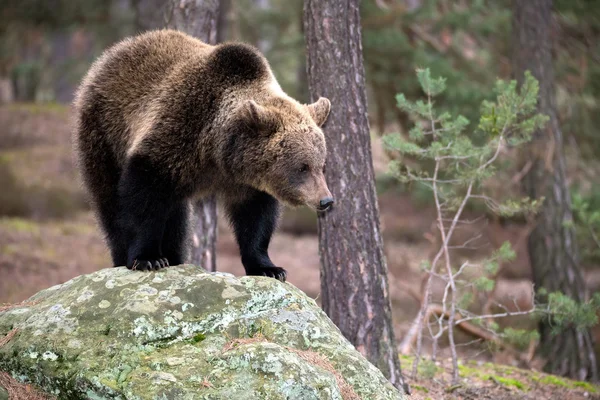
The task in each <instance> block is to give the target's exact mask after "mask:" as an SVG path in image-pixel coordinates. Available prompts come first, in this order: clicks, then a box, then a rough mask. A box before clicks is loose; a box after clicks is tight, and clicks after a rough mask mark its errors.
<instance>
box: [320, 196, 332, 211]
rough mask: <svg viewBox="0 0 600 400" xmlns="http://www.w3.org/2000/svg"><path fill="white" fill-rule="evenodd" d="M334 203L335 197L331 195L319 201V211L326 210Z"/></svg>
mask: <svg viewBox="0 0 600 400" xmlns="http://www.w3.org/2000/svg"><path fill="white" fill-rule="evenodd" d="M332 204H333V199H332V198H331V197H325V198H324V199H321V201H319V211H325V210H327V209H329V207H331V205H332Z"/></svg>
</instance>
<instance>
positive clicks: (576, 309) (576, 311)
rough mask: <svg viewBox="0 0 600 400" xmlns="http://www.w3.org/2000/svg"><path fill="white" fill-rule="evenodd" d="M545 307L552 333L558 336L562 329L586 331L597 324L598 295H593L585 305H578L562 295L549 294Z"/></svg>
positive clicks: (599, 302)
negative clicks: (548, 314)
mask: <svg viewBox="0 0 600 400" xmlns="http://www.w3.org/2000/svg"><path fill="white" fill-rule="evenodd" d="M547 307H548V311H549V313H550V315H551V317H552V323H553V324H554V329H553V333H555V334H558V333H559V332H561V331H562V330H563V329H566V328H570V327H573V326H575V327H577V328H578V329H587V328H590V327H592V326H594V325H596V324H598V316H597V313H598V312H599V311H600V293H595V294H594V295H593V296H592V298H591V299H590V300H589V301H587V302H585V303H578V302H577V301H575V300H574V299H572V298H571V297H569V296H567V295H565V294H564V293H560V292H554V293H550V294H548V304H547Z"/></svg>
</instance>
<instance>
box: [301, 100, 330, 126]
mask: <svg viewBox="0 0 600 400" xmlns="http://www.w3.org/2000/svg"><path fill="white" fill-rule="evenodd" d="M306 108H308V112H309V113H310V116H311V117H312V119H313V120H314V121H315V123H316V124H317V125H319V126H323V124H324V123H325V121H327V117H328V116H329V111H330V110H331V102H330V101H329V99H327V98H325V97H319V100H317V101H315V102H314V103H312V104H308V105H307V106H306Z"/></svg>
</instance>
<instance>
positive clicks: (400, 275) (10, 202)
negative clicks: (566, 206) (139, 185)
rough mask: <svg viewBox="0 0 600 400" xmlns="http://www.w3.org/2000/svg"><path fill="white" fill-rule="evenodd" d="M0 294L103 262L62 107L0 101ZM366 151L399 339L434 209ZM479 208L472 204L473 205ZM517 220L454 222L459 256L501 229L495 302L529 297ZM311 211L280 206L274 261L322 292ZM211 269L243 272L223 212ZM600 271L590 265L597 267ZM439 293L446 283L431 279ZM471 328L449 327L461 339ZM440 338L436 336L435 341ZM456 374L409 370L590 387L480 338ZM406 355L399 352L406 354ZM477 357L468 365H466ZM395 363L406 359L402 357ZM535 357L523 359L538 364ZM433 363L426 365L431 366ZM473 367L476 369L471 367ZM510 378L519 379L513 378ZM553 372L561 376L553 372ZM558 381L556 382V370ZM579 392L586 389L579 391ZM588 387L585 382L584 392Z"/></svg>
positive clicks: (484, 380) (441, 369) (492, 241)
mask: <svg viewBox="0 0 600 400" xmlns="http://www.w3.org/2000/svg"><path fill="white" fill-rule="evenodd" d="M0 127H1V128H0V129H1V133H0V303H4V302H7V303H8V302H10V303H14V302H19V301H22V300H25V299H26V298H28V297H30V296H31V295H33V294H34V293H36V292H38V291H39V290H41V289H44V288H47V287H49V286H52V285H55V284H58V283H62V282H65V281H66V280H68V279H71V278H73V277H75V276H78V275H81V274H85V273H89V272H92V271H96V270H98V269H100V268H105V267H107V266H110V265H111V262H110V258H109V254H108V251H107V248H106V246H105V244H104V242H103V240H102V236H101V233H100V231H99V229H98V227H97V224H96V222H95V220H94V217H93V215H92V212H91V211H90V210H89V209H88V207H87V205H86V201H85V195H84V192H83V190H82V189H81V185H80V183H79V180H78V177H77V174H76V172H75V168H74V166H73V162H72V151H71V144H70V115H69V109H68V108H66V107H62V106H50V107H48V106H43V107H42V106H35V105H27V104H25V105H9V106H0ZM373 154H374V164H375V170H376V173H377V175H378V177H382V178H381V179H378V184H377V186H378V192H379V208H380V213H381V225H382V230H383V236H384V242H385V252H386V256H387V260H388V267H389V273H390V274H389V277H390V294H391V299H392V309H393V317H394V322H395V332H396V336H397V338H402V337H403V336H404V334H405V333H406V332H407V331H408V329H409V328H410V325H411V322H412V319H413V318H414V317H415V315H416V313H417V311H418V307H419V302H418V296H419V288H420V285H421V282H422V273H421V271H420V267H419V266H420V264H421V262H422V261H423V260H424V259H425V260H426V259H427V258H428V256H429V254H430V253H431V252H432V250H433V248H434V246H435V243H436V240H437V239H436V236H435V229H433V225H432V224H433V221H434V217H435V214H434V210H433V208H432V207H431V205H430V204H429V203H427V202H424V201H420V200H419V199H416V198H415V195H414V194H409V193H406V192H404V191H403V190H402V189H401V188H399V187H397V185H394V183H393V180H390V179H389V178H385V171H386V170H387V160H386V156H385V153H384V152H383V150H382V148H381V145H380V143H379V141H378V140H377V139H376V138H374V141H373ZM469 217H472V218H473V219H477V217H480V215H471V216H469ZM523 231H524V228H523V227H522V226H519V225H511V224H505V223H501V222H498V221H494V220H491V219H486V218H479V222H478V223H476V224H471V225H470V226H469V228H465V229H463V230H461V231H459V232H458V234H457V237H456V241H457V242H461V241H464V240H465V238H469V237H472V236H473V235H480V236H481V239H480V240H481V246H478V249H479V250H478V251H477V252H475V253H473V252H471V253H464V252H460V251H457V253H456V257H458V258H461V257H471V258H473V257H474V258H478V257H482V256H484V255H485V254H489V252H490V251H492V250H493V249H495V248H497V247H498V246H499V245H500V244H502V242H504V241H505V240H508V241H510V242H511V243H512V244H513V248H514V249H515V251H516V253H517V258H516V260H515V261H514V262H512V263H510V264H507V265H503V266H502V270H501V274H500V277H499V279H498V280H497V284H496V286H497V290H496V291H495V293H494V296H495V297H496V299H495V300H496V301H498V302H499V303H502V304H505V305H507V306H509V307H510V306H512V305H516V306H518V307H521V308H522V309H525V308H526V307H528V305H530V304H531V301H532V299H531V282H530V278H531V272H530V269H529V265H528V261H527V253H526V246H524V243H525V241H524V240H523V237H524V236H523V234H522V233H523ZM316 233H317V228H316V216H315V214H314V213H312V212H310V211H307V210H305V209H298V210H293V211H290V210H288V211H286V212H285V214H284V217H283V220H282V222H281V225H280V228H279V230H278V232H277V233H276V234H275V236H274V238H273V242H272V244H271V247H270V254H271V257H272V259H273V261H274V262H275V263H276V264H277V265H280V266H284V267H285V268H286V269H287V270H288V281H289V282H290V283H292V284H294V285H295V286H297V287H299V288H300V289H302V290H303V291H304V292H306V293H307V294H308V295H309V296H311V297H313V298H316V299H317V301H318V300H319V299H318V296H319V292H320V283H319V256H318V241H317V235H316ZM217 269H218V270H220V271H224V272H230V273H233V274H234V275H237V276H240V275H243V273H244V271H243V268H242V265H241V263H240V259H239V253H238V249H237V245H236V243H235V240H234V237H233V235H232V232H231V230H230V228H229V227H228V225H227V224H226V223H225V222H224V221H223V219H222V218H221V219H220V220H219V232H218V241H217ZM596 270H598V269H596ZM586 280H587V281H588V282H590V283H591V284H592V285H594V286H595V287H597V286H600V285H598V282H599V281H600V275H599V274H598V273H597V272H595V271H594V270H591V271H589V273H588V276H587V277H586ZM434 287H435V290H436V291H437V293H440V292H441V290H442V289H443V288H442V287H441V286H439V285H437V286H436V285H434ZM499 322H500V323H501V325H502V324H505V326H515V327H521V328H523V327H532V326H533V325H532V324H533V323H532V321H530V320H527V319H523V318H521V319H509V320H505V321H503V322H502V321H499ZM473 339H474V338H473V337H470V336H467V335H465V334H462V335H461V334H460V333H459V334H458V335H457V340H458V341H459V342H462V343H467V342H472V341H473ZM442 344H443V343H442ZM459 354H460V356H461V358H463V359H464V360H465V361H464V363H465V364H464V365H463V367H461V368H462V369H461V375H463V376H464V379H463V382H465V386H461V387H456V388H453V390H451V391H450V392H446V390H447V389H448V384H447V383H445V382H449V381H450V380H449V375H448V374H447V370H446V366H445V365H444V363H442V364H440V365H438V366H437V368H434V372H435V371H437V373H435V374H434V375H433V376H432V377H428V378H423V377H424V376H428V375H427V373H426V372H422V371H420V373H419V378H418V379H415V380H411V379H409V382H410V383H411V385H412V386H413V393H414V394H413V397H412V398H416V399H427V398H430V399H443V398H449V399H450V398H456V399H488V398H489V399H505V398H506V399H508V398H509V397H510V398H511V399H512V398H514V399H520V398H523V399H580V398H581V399H583V398H600V397H593V396H596V394H594V393H593V390H592V389H594V388H586V387H584V386H582V385H583V384H575V383H572V382H570V381H564V382H566V383H565V384H564V385H563V384H561V383H556V382H559V381H558V380H557V381H556V382H555V383H556V384H553V383H552V382H554V381H552V378H548V377H547V376H545V375H541V374H539V373H537V372H533V371H525V370H518V369H516V368H513V367H512V366H510V367H509V366H506V367H503V366H500V365H496V364H486V363H487V362H495V363H504V364H508V365H520V366H522V364H519V363H517V361H516V360H515V359H514V357H512V356H510V355H507V354H504V353H502V352H491V351H489V349H488V346H487V345H486V343H482V342H479V343H476V344H473V345H470V346H468V347H460V348H459ZM403 357H404V356H403ZM471 363H476V364H471ZM402 364H403V369H404V370H405V371H408V370H409V369H410V364H411V361H410V360H409V359H407V358H403V362H402ZM535 365H536V364H535V362H534V363H532V364H530V365H528V367H535ZM430 369H431V368H430ZM470 372H477V373H470ZM511 379H514V380H518V381H519V382H521V384H517V383H515V382H513V383H514V384H513V383H510V382H512V381H511ZM557 379H558V378H557ZM561 382H562V381H561ZM586 391H587V392H586ZM585 393H588V394H587V395H585Z"/></svg>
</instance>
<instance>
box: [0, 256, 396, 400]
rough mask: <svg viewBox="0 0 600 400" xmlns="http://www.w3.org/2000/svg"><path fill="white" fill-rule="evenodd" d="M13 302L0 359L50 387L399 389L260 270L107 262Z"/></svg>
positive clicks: (302, 394)
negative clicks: (252, 273) (257, 273)
mask: <svg viewBox="0 0 600 400" xmlns="http://www.w3.org/2000/svg"><path fill="white" fill-rule="evenodd" d="M24 304H28V306H25V305H23V306H18V307H14V308H11V309H9V310H5V311H3V312H0V334H3V333H5V332H9V331H10V330H12V329H13V328H17V329H18V334H17V335H15V336H14V337H13V338H12V339H11V340H10V341H9V342H8V343H7V344H6V345H4V346H2V347H1V348H0V370H2V371H6V372H8V373H10V374H11V375H12V376H13V377H15V378H16V379H18V380H20V381H22V382H31V383H34V384H36V385H38V386H39V387H41V388H43V389H44V390H45V391H46V392H48V393H52V394H54V395H56V396H57V397H58V398H68V399H184V400H185V399H232V400H235V399H254V398H256V399H273V400H278V399H282V400H283V399H303V400H304V399H315V400H317V399H340V400H349V399H356V398H362V399H381V400H386V399H401V398H402V396H401V395H400V394H399V392H398V391H397V390H396V389H395V388H393V387H392V386H391V385H390V384H389V383H388V382H387V380H386V379H385V378H384V377H383V375H382V374H381V372H380V371H379V370H377V369H376V368H375V367H374V366H373V365H371V364H370V363H368V362H367V361H366V360H365V359H364V358H363V357H362V356H361V355H360V353H358V352H357V351H356V350H355V349H354V347H353V346H352V345H351V344H350V343H349V342H348V341H347V340H346V339H345V338H344V337H343V336H342V335H341V334H340V332H339V330H338V329H337V328H336V327H335V326H334V325H333V323H332V322H331V321H330V320H329V319H328V318H327V317H326V316H325V314H324V313H323V312H322V311H321V310H320V309H319V307H318V306H317V305H316V303H315V302H314V301H313V300H312V299H310V298H308V297H307V296H305V295H304V294H303V293H302V292H301V291H300V290H298V289H296V288H295V287H293V286H292V285H290V284H282V283H280V282H278V281H276V280H274V279H270V278H260V277H243V278H239V279H238V278H235V277H233V276H232V275H230V274H222V273H207V272H206V271H204V270H202V269H200V268H198V267H194V266H190V265H186V266H178V267H171V268H168V269H166V270H163V271H158V272H150V273H144V272H132V271H129V270H127V269H125V268H113V269H105V270H101V271H97V272H95V273H93V274H90V275H85V276H80V277H77V278H75V279H72V280H71V281H69V282H66V283H64V284H62V285H58V286H55V287H52V288H50V289H47V290H44V291H42V292H40V293H38V294H36V295H35V296H33V297H32V298H31V299H29V301H28V302H25V303H24ZM307 354H308V355H311V356H307ZM313 355H314V356H313ZM319 360H326V362H321V361H319Z"/></svg>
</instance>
